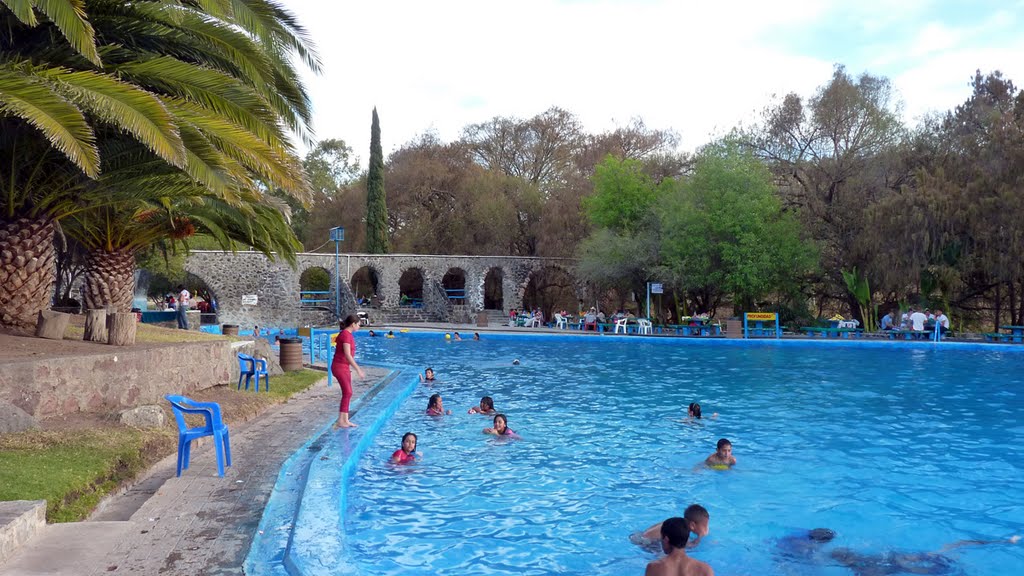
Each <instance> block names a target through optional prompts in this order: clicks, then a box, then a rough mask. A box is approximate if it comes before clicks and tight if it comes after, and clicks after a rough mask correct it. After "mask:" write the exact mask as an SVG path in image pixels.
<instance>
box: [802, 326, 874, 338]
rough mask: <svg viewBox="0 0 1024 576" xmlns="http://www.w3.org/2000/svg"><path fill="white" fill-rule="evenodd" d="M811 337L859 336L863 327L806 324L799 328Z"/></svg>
mask: <svg viewBox="0 0 1024 576" xmlns="http://www.w3.org/2000/svg"><path fill="white" fill-rule="evenodd" d="M801 330H803V331H804V332H806V333H807V335H808V336H810V337H811V338H819V337H820V338H860V336H861V334H863V333H864V329H863V328H819V327H814V326H808V327H806V328H801Z"/></svg>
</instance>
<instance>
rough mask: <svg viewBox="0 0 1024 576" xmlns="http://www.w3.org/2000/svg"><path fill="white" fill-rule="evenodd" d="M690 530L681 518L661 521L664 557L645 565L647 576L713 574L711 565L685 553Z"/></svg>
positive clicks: (705, 575) (706, 575)
mask: <svg viewBox="0 0 1024 576" xmlns="http://www.w3.org/2000/svg"><path fill="white" fill-rule="evenodd" d="M689 539H690V530H689V528H687V522H686V520H685V519H683V518H678V517H676V518H669V519H668V520H665V521H664V522H662V523H661V548H662V550H664V551H665V557H664V558H659V559H658V560H655V561H654V562H651V563H650V564H648V565H647V572H645V574H646V575H647V576H714V573H715V571H714V570H712V569H711V566H709V565H708V564H706V563H704V562H701V561H700V560H696V559H694V558H690V557H689V556H687V555H686V542H687V541H688V540H689Z"/></svg>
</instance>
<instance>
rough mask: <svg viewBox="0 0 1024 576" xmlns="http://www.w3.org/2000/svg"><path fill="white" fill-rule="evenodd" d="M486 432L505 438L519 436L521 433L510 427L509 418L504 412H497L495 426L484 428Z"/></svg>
mask: <svg viewBox="0 0 1024 576" xmlns="http://www.w3.org/2000/svg"><path fill="white" fill-rule="evenodd" d="M484 434H493V435H495V436H499V437H505V438H519V435H518V434H516V433H515V431H514V430H512V429H511V428H509V427H508V418H506V417H505V415H504V414H495V415H494V428H484Z"/></svg>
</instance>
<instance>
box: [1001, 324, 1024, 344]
mask: <svg viewBox="0 0 1024 576" xmlns="http://www.w3.org/2000/svg"><path fill="white" fill-rule="evenodd" d="M1000 328H1002V329H1003V330H1009V331H1010V334H1009V337H1010V342H1018V343H1020V342H1024V326H1000Z"/></svg>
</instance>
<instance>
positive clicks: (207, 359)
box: [0, 340, 252, 419]
mask: <svg viewBox="0 0 1024 576" xmlns="http://www.w3.org/2000/svg"><path fill="white" fill-rule="evenodd" d="M233 345H234V346H233ZM245 346H246V345H245V344H243V343H240V342H232V341H229V340H223V341H213V342H190V343H183V344H173V345H168V346H162V347H157V348H146V349H132V348H130V347H129V348H122V349H118V350H114V351H111V352H109V353H103V354H93V355H87V356H67V357H58V358H46V359H31V358H29V359H24V360H14V361H10V362H5V363H4V366H3V370H0V402H2V401H6V402H8V403H10V404H13V405H14V406H16V407H18V408H20V409H21V410H24V411H25V412H27V413H28V414H29V415H31V416H33V417H35V418H37V419H43V418H50V417H54V416H61V415H64V414H71V413H75V412H98V413H103V412H112V411H117V410H121V409H124V408H131V407H134V406H138V405H140V404H158V403H160V402H162V401H163V397H164V394H186V395H187V394H189V393H190V392H193V391H195V390H202V389H205V388H209V387H211V386H215V385H217V384H222V383H225V382H233V381H235V380H237V379H238V360H237V359H236V353H237V352H238V351H245V350H244V349H243V348H242V347H245ZM251 346H252V345H251V344H249V345H248V346H247V347H248V348H249V349H250V350H251Z"/></svg>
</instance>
